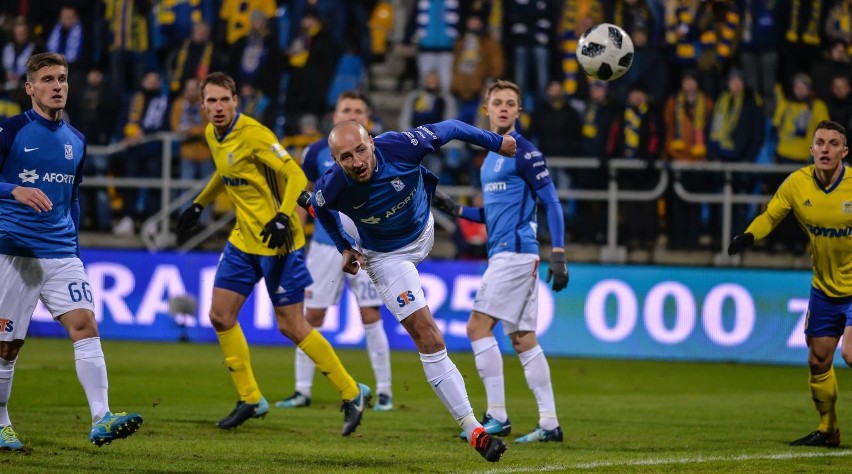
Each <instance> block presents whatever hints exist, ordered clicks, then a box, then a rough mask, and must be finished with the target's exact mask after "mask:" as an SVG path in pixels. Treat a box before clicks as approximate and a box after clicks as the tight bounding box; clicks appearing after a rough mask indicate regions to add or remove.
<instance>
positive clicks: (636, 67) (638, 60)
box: [610, 27, 669, 108]
mask: <svg viewBox="0 0 852 474" xmlns="http://www.w3.org/2000/svg"><path fill="white" fill-rule="evenodd" d="M631 38H632V39H633V48H634V52H633V64H631V65H630V69H628V70H627V73H626V74H625V75H624V76H623V77H622V78H621V79H619V80H617V81H613V82H612V83H611V84H610V96H611V97H612V99H613V100H615V101H616V102H618V104H619V105H622V104H624V102H625V101H626V100H627V91H628V89H629V88H630V86H631V85H632V84H633V83H634V82H641V83H643V84H644V85H645V87H646V88H647V90H648V95H649V98H648V100H650V101H651V102H653V103H654V105H655V106H656V107H658V108H659V107H661V106H662V105H663V104H665V102H666V99H667V98H668V95H669V80H668V79H669V78H668V68H669V66H668V64H667V63H666V57H665V55H664V54H663V52H662V50H661V49H660V48H658V47H656V46H650V45H648V31H647V30H645V29H644V28H641V27H637V28H636V30H635V31H633V33H631Z"/></svg>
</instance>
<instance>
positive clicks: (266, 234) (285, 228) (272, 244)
mask: <svg viewBox="0 0 852 474" xmlns="http://www.w3.org/2000/svg"><path fill="white" fill-rule="evenodd" d="M260 236H261V237H262V238H263V243H264V244H266V246H267V247H269V248H271V249H277V248H280V247H281V246H284V249H285V250H287V251H288V252H289V251H291V250H292V249H293V233H292V232H291V231H290V218H289V217H287V216H286V215H285V214H282V213H280V212H279V213H278V214H275V217H273V218H272V220H270V221H269V222H267V223H266V225H265V226H263V230H262V231H260Z"/></svg>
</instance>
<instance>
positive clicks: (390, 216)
mask: <svg viewBox="0 0 852 474" xmlns="http://www.w3.org/2000/svg"><path fill="white" fill-rule="evenodd" d="M456 138H458V139H460V140H463V141H466V142H468V143H472V144H474V145H479V146H481V147H483V148H485V149H487V150H491V151H497V150H499V149H500V146H501V144H502V143H503V138H502V137H501V136H500V135H497V134H496V133H492V132H486V131H484V130H480V129H478V128H476V127H472V126H470V125H467V124H465V123H463V122H460V121H458V120H447V121H444V122H440V123H437V124H429V125H422V126H420V127H417V128H414V129H412V130H409V131H407V132H388V133H384V134H382V135H379V136H378V137H376V138H375V139H374V140H373V142H374V144H375V148H376V150H375V156H376V170H375V171H374V172H373V177H372V179H371V180H370V181H369V182H367V183H358V182H355V181H353V180H351V179H350V178H349V177H348V176H346V173H344V172H343V169H342V168H340V166H339V165H337V164H335V165H334V166H333V167H332V168H331V169H330V170H329V171H328V172H327V173H326V174H325V175H323V176H322V177H321V178H320V179H319V180H318V181H317V183H316V192H315V193H314V195H313V198H312V201H313V205H314V210H315V212H316V215H317V219H319V221H320V222H321V223H322V225H323V226H324V227H325V230H326V231H328V233H329V235H330V236H331V238H332V241H333V242H334V245H335V246H336V247H337V249H338V250H340V251H343V250H344V249H347V248H350V247H351V245H350V244H349V242H347V241H346V239H344V238H343V236H342V235H341V233H340V231H339V229H337V228H336V226H335V222H334V220H333V219H334V217H333V215H332V213H331V212H330V211H340V212H342V213H343V214H346V215H347V216H349V217H350V218H351V219H352V221H353V222H354V223H355V226H356V227H357V228H358V233H359V236H360V238H361V245H362V246H363V247H364V248H366V249H369V250H374V251H378V252H390V251H393V250H397V249H399V248H401V247H404V246H405V245H407V244H409V243H411V242H413V241H414V240H415V239H417V237H418V236H419V235H420V234H421V233H422V232H423V228H424V227H425V226H426V223H427V222H428V220H429V213H430V210H431V206H432V195H433V194H434V193H435V188H436V187H437V185H438V178H437V177H436V176H435V175H433V174H432V173H431V172H429V170H427V169H426V168H424V167H423V166H421V164H420V163H421V161H422V160H423V158H424V157H425V156H426V155H427V154H429V153H436V152H437V151H438V149H439V148H441V147H442V146H443V145H445V144H446V143H448V142H450V141H451V140H453V139H456Z"/></svg>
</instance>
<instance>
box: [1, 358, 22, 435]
mask: <svg viewBox="0 0 852 474" xmlns="http://www.w3.org/2000/svg"><path fill="white" fill-rule="evenodd" d="M16 360H18V359H17V358H16V359H14V360H6V359H4V358H2V357H0V426H7V425H11V424H12V421H11V420H10V419H9V410H8V408H9V407H8V404H9V397H11V396H12V379H13V378H14V377H15V361H16Z"/></svg>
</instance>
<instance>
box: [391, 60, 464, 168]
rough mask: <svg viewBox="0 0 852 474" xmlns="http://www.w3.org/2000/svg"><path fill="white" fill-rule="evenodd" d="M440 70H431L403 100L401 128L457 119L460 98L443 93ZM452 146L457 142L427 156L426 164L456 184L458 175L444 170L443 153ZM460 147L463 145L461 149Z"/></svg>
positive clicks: (424, 161)
mask: <svg viewBox="0 0 852 474" xmlns="http://www.w3.org/2000/svg"><path fill="white" fill-rule="evenodd" d="M440 84H441V83H440V79H439V77H438V73H436V72H434V71H433V72H429V73H427V74H426V75H425V76H424V78H423V84H422V85H421V86H420V87H419V88H417V89H415V90H413V91H411V92H410V93H409V94H408V95H407V96H406V97H405V100H404V101H403V104H402V110H400V112H399V129H400V130H409V129H412V128H415V127H419V126H421V125H425V124H428V123H437V122H440V121H442V120H448V119H451V118H455V117H456V116H457V115H456V101H455V99H453V97H452V96H451V95H449V94H444V93H443V92H441V85H440ZM448 147H449V149H452V147H453V145H448V146H445V147H444V148H445V150H442V151H439V152H438V153H432V154H429V155H427V156H426V158H424V159H423V164H424V165H425V166H426V167H427V168H429V169H430V170H431V171H432V172H433V173H435V174H436V175H438V176H439V177H440V178H441V179H442V182H447V183H448V184H449V183H454V182H456V180H457V177H452V176H449V175H447V176H446V180H444V178H445V177H444V176H442V173H443V172H444V163H443V160H442V158H441V153H445V152H446V153H449V152H447V151H446V149H448ZM457 149H459V148H457Z"/></svg>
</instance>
